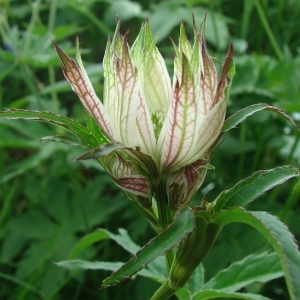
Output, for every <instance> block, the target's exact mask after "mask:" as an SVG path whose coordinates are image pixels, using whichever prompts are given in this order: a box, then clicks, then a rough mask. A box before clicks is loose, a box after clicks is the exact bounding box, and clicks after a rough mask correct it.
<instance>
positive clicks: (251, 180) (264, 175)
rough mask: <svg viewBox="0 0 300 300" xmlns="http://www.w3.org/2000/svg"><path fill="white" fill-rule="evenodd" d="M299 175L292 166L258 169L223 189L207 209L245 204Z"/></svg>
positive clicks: (217, 209) (212, 209) (214, 209)
mask: <svg viewBox="0 0 300 300" xmlns="http://www.w3.org/2000/svg"><path fill="white" fill-rule="evenodd" d="M299 175H300V173H299V170H298V169H297V168H295V167H293V166H282V167H277V168H274V169H271V170H267V171H258V172H256V173H254V174H253V175H251V176H250V177H248V178H246V179H243V180H241V181H239V182H238V183H237V184H236V185H234V186H233V187H232V188H231V189H229V190H225V191H223V192H222V193H221V194H220V195H219V196H218V197H217V198H216V199H215V200H214V201H213V202H212V203H211V206H210V208H209V210H210V211H215V212H217V211H219V210H221V209H228V208H230V207H233V206H245V205H247V204H248V203H250V202H251V201H253V200H254V199H256V198H257V197H259V196H260V195H262V194H263V193H265V192H266V191H268V190H270V189H271V188H273V187H275V186H277V185H279V184H282V183H283V182H285V181H287V180H288V179H290V178H293V177H297V176H299Z"/></svg>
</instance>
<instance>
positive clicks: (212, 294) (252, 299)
mask: <svg viewBox="0 0 300 300" xmlns="http://www.w3.org/2000/svg"><path fill="white" fill-rule="evenodd" d="M217 298H226V299H245V300H271V299H270V298H267V297H263V296H260V295H255V294H249V293H230V292H221V291H218V290H206V291H200V292H198V293H197V294H196V295H194V297H193V298H192V299H193V300H206V299H207V300H210V299H217Z"/></svg>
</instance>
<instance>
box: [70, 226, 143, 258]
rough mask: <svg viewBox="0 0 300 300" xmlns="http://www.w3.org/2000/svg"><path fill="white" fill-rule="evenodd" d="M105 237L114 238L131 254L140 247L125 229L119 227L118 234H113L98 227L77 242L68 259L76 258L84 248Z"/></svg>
mask: <svg viewBox="0 0 300 300" xmlns="http://www.w3.org/2000/svg"><path fill="white" fill-rule="evenodd" d="M106 239H112V240H114V241H115V242H116V243H117V244H118V245H120V246H121V247H122V248H124V249H125V250H126V251H128V252H129V253H131V254H135V253H136V252H137V251H138V250H139V249H140V247H139V246H138V245H136V244H135V243H134V242H133V241H132V240H131V238H130V237H129V235H128V233H127V231H126V230H125V229H122V228H121V229H119V234H113V233H112V232H110V231H108V230H106V229H98V230H97V231H95V232H93V233H90V234H87V235H86V236H84V237H83V238H82V239H81V240H80V241H79V242H78V244H77V245H76V246H75V247H74V249H73V251H72V253H71V254H70V256H69V259H70V260H72V259H74V258H76V257H77V256H78V255H79V254H80V253H81V252H82V251H83V250H85V249H86V248H88V247H90V246H91V245H93V244H95V243H96V242H100V241H102V240H106Z"/></svg>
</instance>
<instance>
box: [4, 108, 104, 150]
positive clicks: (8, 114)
mask: <svg viewBox="0 0 300 300" xmlns="http://www.w3.org/2000/svg"><path fill="white" fill-rule="evenodd" d="M0 119H9V120H14V119H23V120H33V121H40V122H45V123H50V124H55V125H58V126H60V127H63V128H65V129H67V130H68V131H70V132H72V133H73V134H74V135H76V136H77V137H78V138H79V139H80V140H81V141H82V143H83V144H84V145H85V147H86V148H88V149H90V148H93V147H96V146H98V145H99V142H100V143H105V142H107V141H108V140H107V138H106V137H105V136H104V134H102V140H97V139H95V137H94V136H93V135H91V134H90V133H89V132H88V130H87V128H86V127H84V126H83V125H81V124H80V123H78V122H76V121H75V120H73V119H69V118H67V117H64V116H61V115H57V114H53V113H51V112H47V111H35V110H22V109H9V110H6V111H0ZM99 132H100V130H99Z"/></svg>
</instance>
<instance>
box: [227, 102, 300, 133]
mask: <svg viewBox="0 0 300 300" xmlns="http://www.w3.org/2000/svg"><path fill="white" fill-rule="evenodd" d="M261 110H270V111H272V112H275V113H277V114H279V115H281V116H283V117H284V118H286V119H287V120H288V121H289V122H290V123H291V124H292V125H293V126H294V127H295V128H297V129H298V130H299V128H298V126H297V125H296V123H295V122H294V120H293V119H292V118H291V117H290V116H288V115H287V114H286V113H284V112H283V111H282V110H280V109H279V108H277V107H274V106H270V105H268V104H264V103H260V104H254V105H251V106H248V107H246V108H244V109H242V110H240V111H238V112H236V113H235V114H234V115H232V116H231V117H229V118H228V119H227V120H226V121H225V123H224V126H223V128H222V131H223V132H225V131H228V130H230V129H232V128H234V127H236V126H237V125H238V124H240V123H241V122H243V121H244V120H245V119H246V118H248V117H249V116H251V115H253V114H255V113H257V112H259V111H261Z"/></svg>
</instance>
